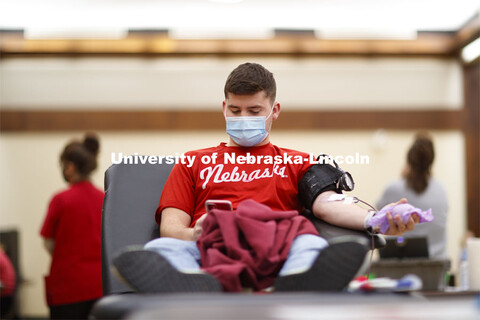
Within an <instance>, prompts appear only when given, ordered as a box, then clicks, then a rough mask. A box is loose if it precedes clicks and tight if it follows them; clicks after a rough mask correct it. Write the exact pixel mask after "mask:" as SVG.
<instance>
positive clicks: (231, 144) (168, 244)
mask: <svg viewBox="0 0 480 320" xmlns="http://www.w3.org/2000/svg"><path fill="white" fill-rule="evenodd" d="M224 93H225V100H224V101H223V114H224V116H225V121H226V129H227V133H228V135H229V137H230V138H229V141H228V142H227V143H220V144H219V145H218V146H216V147H211V148H206V149H200V150H195V151H191V152H188V153H186V155H187V156H190V157H192V159H193V157H194V159H195V161H194V163H193V165H191V166H189V165H188V164H182V163H178V164H176V165H175V166H174V168H173V170H172V172H171V174H170V176H169V178H168V180H167V182H166V184H165V187H164V189H163V193H162V196H161V199H160V204H159V207H158V209H157V211H156V214H155V218H156V220H157V222H158V223H159V225H160V234H161V238H158V239H154V240H152V241H150V242H149V243H147V244H146V245H145V247H144V250H130V251H126V252H124V253H122V254H121V255H119V256H118V257H116V259H114V266H115V267H116V269H117V271H118V273H119V274H120V276H121V278H123V280H125V281H126V282H127V283H128V284H130V286H132V287H133V288H134V289H136V290H137V291H139V292H193V291H220V290H222V287H223V289H224V290H232V289H231V287H230V286H229V282H228V281H229V280H228V277H227V278H226V279H227V280H225V278H224V277H223V275H224V273H225V272H226V271H225V270H229V268H228V267H227V268H224V267H218V268H217V266H216V265H215V263H213V264H212V263H211V261H218V260H215V259H213V258H212V257H211V256H210V257H206V256H205V255H207V253H208V252H212V251H209V250H211V249H212V248H213V249H215V246H216V245H215V244H213V245H211V244H210V245H211V246H210V247H205V243H206V242H208V241H209V240H208V238H207V235H205V234H202V232H203V231H204V229H206V227H207V225H208V230H209V232H210V231H212V230H213V231H215V228H221V225H225V223H226V222H225V221H223V220H221V219H224V218H225V217H226V219H227V220H228V219H230V217H229V216H225V215H224V214H225V212H220V213H218V212H215V211H214V214H209V213H206V209H205V202H206V201H207V200H211V199H220V200H229V201H231V203H232V204H233V209H234V210H237V212H235V213H229V214H231V215H234V214H237V216H235V219H243V218H244V217H245V215H246V216H248V219H251V218H253V219H254V218H255V214H256V213H255V212H257V211H256V210H258V212H259V215H262V217H261V218H259V220H262V222H261V223H265V224H260V226H262V227H261V228H263V226H265V228H268V230H269V231H268V232H267V231H266V230H267V229H259V230H260V231H259V232H250V231H251V230H250V231H249V230H247V231H245V230H233V231H232V232H231V233H229V234H227V235H226V237H225V238H224V239H223V240H222V241H224V242H223V244H222V246H223V245H225V243H229V242H230V240H231V239H233V238H235V239H233V240H234V242H235V243H236V244H238V243H243V244H242V245H243V246H244V248H242V250H243V249H246V250H250V251H251V252H250V253H249V254H250V256H249V258H247V259H250V260H251V261H250V262H251V264H253V265H255V263H256V261H255V260H256V259H264V258H265V257H260V255H261V254H263V253H259V252H255V248H257V247H255V245H251V244H252V243H257V244H258V243H260V245H261V246H260V247H261V248H263V249H265V250H266V251H268V253H267V255H269V256H268V257H267V258H266V259H265V261H267V260H268V261H267V262H266V263H267V264H268V267H267V266H265V265H263V264H262V265H261V266H258V265H257V266H254V268H253V273H256V274H257V275H258V274H259V273H262V272H263V271H264V270H265V269H269V268H270V269H269V270H271V271H269V272H267V273H268V274H266V275H265V274H263V275H260V276H259V278H255V277H256V276H257V275H252V277H253V278H254V280H255V281H254V282H255V285H253V287H254V289H255V290H261V289H265V287H266V286H272V285H273V287H274V290H275V291H300V290H307V291H325V290H329V291H337V290H342V289H344V288H345V286H346V285H347V284H348V283H349V282H350V281H351V280H352V279H353V277H354V276H355V275H356V274H357V273H358V272H359V271H361V268H362V265H363V262H364V260H365V254H366V252H367V251H368V243H367V240H366V239H363V238H352V237H350V238H347V239H338V240H336V241H334V242H332V243H328V242H327V241H326V240H325V239H323V238H321V237H319V236H318V235H317V234H316V231H315V230H314V229H313V228H312V227H311V224H310V222H308V221H307V220H306V219H305V220H303V219H304V218H303V217H302V216H299V215H298V211H302V210H304V209H305V208H307V209H310V210H311V211H312V212H313V214H314V215H315V216H316V217H317V218H319V219H322V220H324V221H326V222H328V223H330V224H333V225H337V226H341V227H346V228H351V229H360V230H361V229H365V228H366V226H367V225H368V224H367V223H368V219H369V217H371V215H372V212H369V211H368V210H366V209H364V208H362V207H360V206H357V205H356V204H354V203H346V202H345V201H332V199H333V197H332V195H336V194H338V193H341V191H342V190H341V188H340V187H339V186H338V183H337V182H338V178H339V171H338V170H337V169H334V167H333V166H331V165H330V164H313V163H311V161H307V159H309V155H308V154H306V153H303V152H299V151H295V150H291V149H285V148H281V147H278V146H275V145H273V144H271V143H270V136H269V133H270V130H271V127H272V123H273V122H274V121H275V120H276V119H277V118H278V117H279V115H280V103H279V102H278V101H276V83H275V79H274V77H273V74H272V73H271V72H269V71H268V70H267V69H265V68H264V67H263V66H261V65H259V64H255V63H245V64H242V65H240V66H238V67H237V68H236V69H234V70H233V71H232V72H231V73H230V75H229V76H228V78H227V81H226V84H225V89H224ZM239 156H245V157H248V156H250V157H254V159H255V161H254V163H253V164H252V163H247V162H246V161H237V162H235V161H234V160H232V159H238V158H239ZM201 159H209V161H201ZM243 159H245V158H243ZM267 159H278V160H280V159H281V161H274V162H273V163H272V161H268V160H267ZM292 159H297V160H299V159H303V161H293V160H292ZM262 160H263V161H262ZM252 200H254V201H255V202H253V201H252ZM405 201H406V200H405V199H402V200H401V202H405ZM292 210H297V212H294V213H293V214H292ZM241 212H243V213H241ZM252 212H253V213H252ZM282 212H283V213H285V212H286V213H285V214H284V215H283V216H282ZM242 214H244V216H242ZM270 215H272V217H273V218H272V219H271V220H272V221H274V222H275V223H277V225H276V226H275V227H273V229H271V230H273V231H272V232H270V231H271V230H270V229H269V228H270V226H271V222H270V221H266V220H268V219H266V220H265V216H267V217H268V216H270ZM282 217H286V218H285V219H286V220H287V225H288V232H293V236H292V233H288V232H287V233H288V236H286V235H285V234H286V233H285V234H283V236H280V233H281V232H283V231H281V230H283V229H281V228H283V226H284V224H283V222H282V227H280V226H279V225H280V222H279V221H280V220H282V219H281V218H282ZM215 219H220V220H215ZM388 219H389V225H390V228H389V229H388V230H387V232H385V234H388V235H401V234H403V233H404V232H406V231H409V230H412V229H413V228H414V225H415V223H417V222H418V217H415V216H414V217H410V219H409V220H408V222H407V223H403V222H402V220H401V219H393V218H392V216H391V215H388ZM210 220H211V221H210ZM214 220H215V221H214ZM294 220H295V222H292V221H294ZM297 220H298V221H297ZM205 221H207V222H206V223H205V224H204V222H205ZM228 221H229V222H228V223H230V220H228ZM250 222H251V221H250ZM297 222H298V223H297ZM252 223H253V224H252V225H254V226H256V225H257V224H256V222H252ZM309 224H310V225H309ZM224 227H225V226H224ZM225 228H226V227H225ZM248 228H250V225H249V226H248V227H247V229H248ZM292 228H294V229H295V230H293V229H292ZM263 230H265V232H263ZM292 230H293V231H292ZM229 232H230V231H229ZM237 233H240V236H238V235H236V234H237ZM230 234H231V235H230ZM245 234H249V235H248V236H253V237H254V239H247V240H246V241H243V240H242V241H243V242H242V241H240V240H238V237H245ZM224 236H225V235H224ZM265 237H267V238H265ZM242 239H243V238H242ZM268 241H271V242H272V245H271V246H270V247H269V246H268V245H267V246H265V243H266V242H268ZM245 243H247V244H245ZM248 243H249V244H248ZM245 247H247V248H245ZM260 247H258V248H260ZM273 247H275V248H277V247H278V248H277V249H278V250H277V252H274V253H272V252H270V249H272V248H273ZM217 249H218V248H217ZM263 249H262V250H263ZM222 250H223V249H222ZM222 250H216V252H217V253H218V252H220V251H222ZM214 251H215V250H214ZM225 251H228V248H227V249H225V250H223V251H222V252H220V253H221V254H222V255H223V254H226V255H228V254H227V253H225ZM252 251H253V252H252ZM242 252H243V251H242ZM277 253H278V254H277ZM272 256H275V257H276V258H275V259H276V260H275V259H274V261H273V260H272V259H271V257H272ZM252 257H253V258H252ZM278 257H280V258H278ZM211 258H212V259H213V260H212V259H211ZM237 258H238V257H235V254H233V256H232V255H230V256H229V257H226V258H225V257H222V258H221V259H223V260H222V261H226V260H228V261H231V260H236V259H237ZM277 258H278V259H277ZM208 259H209V260H208ZM207 260H208V261H209V263H208V268H203V267H205V266H204V265H202V262H203V264H205V261H207ZM228 261H227V264H228ZM262 263H263V262H262ZM272 264H273V266H272ZM242 268H243V266H242V267H241V268H240V269H241V270H236V271H235V272H236V273H234V274H235V275H236V276H237V277H238V278H242V279H245V274H246V273H248V272H250V271H251V270H252V269H249V270H250V271H248V272H247V271H246V270H247V269H242ZM204 269H205V270H206V271H208V272H205V270H204ZM230 271H231V268H230ZM230 275H231V274H230ZM262 276H265V277H267V278H268V279H270V280H268V281H262V279H261V277H262ZM247 278H248V277H247ZM274 278H276V280H275V279H274ZM219 279H220V280H221V282H222V283H221V284H220V281H219ZM222 279H223V280H222ZM272 279H274V280H272ZM230 280H231V278H230ZM251 280H252V279H251V278H249V280H247V281H243V280H242V281H243V282H242V281H240V282H239V283H240V284H241V285H242V286H249V284H251ZM256 280H259V281H256ZM225 281H227V282H225ZM249 281H250V282H249ZM237 289H238V286H236V287H235V291H237Z"/></svg>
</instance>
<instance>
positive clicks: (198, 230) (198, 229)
mask: <svg viewBox="0 0 480 320" xmlns="http://www.w3.org/2000/svg"><path fill="white" fill-rule="evenodd" d="M206 217H207V214H206V213H205V214H203V215H202V216H201V217H200V218H199V219H198V220H197V221H196V222H195V225H194V226H193V240H194V241H197V239H198V237H200V235H201V234H202V232H203V228H202V224H203V220H205V218H206Z"/></svg>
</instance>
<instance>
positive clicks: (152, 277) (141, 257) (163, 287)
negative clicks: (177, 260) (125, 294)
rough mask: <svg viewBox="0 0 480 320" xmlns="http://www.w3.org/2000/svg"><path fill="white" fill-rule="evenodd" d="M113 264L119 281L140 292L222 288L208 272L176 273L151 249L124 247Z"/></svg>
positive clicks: (193, 290)
mask: <svg viewBox="0 0 480 320" xmlns="http://www.w3.org/2000/svg"><path fill="white" fill-rule="evenodd" d="M113 266H114V269H116V271H117V272H116V275H117V276H118V277H119V278H120V279H121V280H123V281H124V282H126V284H127V285H129V286H130V287H132V288H133V289H135V290H136V291H137V292H141V293H167V292H169V293H172V292H205V291H211V292H214V291H222V286H221V284H220V282H219V281H218V280H217V279H216V278H215V277H214V276H212V275H211V274H208V273H200V272H199V273H183V272H179V271H177V270H176V269H175V268H174V267H173V266H172V265H171V264H170V263H169V262H168V261H167V259H165V258H164V257H162V256H161V255H160V254H158V253H156V252H153V251H148V250H131V249H130V250H127V251H125V252H123V253H121V254H120V255H118V256H117V257H115V258H114V259H113Z"/></svg>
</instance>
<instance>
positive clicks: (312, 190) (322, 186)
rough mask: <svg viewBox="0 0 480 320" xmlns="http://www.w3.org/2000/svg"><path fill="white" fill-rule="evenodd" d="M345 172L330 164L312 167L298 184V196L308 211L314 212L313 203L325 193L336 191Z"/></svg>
mask: <svg viewBox="0 0 480 320" xmlns="http://www.w3.org/2000/svg"><path fill="white" fill-rule="evenodd" d="M342 174H343V172H342V171H341V170H339V169H337V168H335V167H334V166H331V165H330V164H316V165H313V166H311V167H310V169H308V171H307V172H306V173H305V175H304V176H303V178H302V180H300V183H299V184H298V194H299V196H300V200H301V201H302V203H303V205H304V206H305V208H306V209H309V210H312V205H313V201H314V200H315V199H316V198H317V197H318V195H319V194H320V193H322V192H325V191H332V190H333V191H335V192H337V193H341V191H340V190H338V189H337V181H338V179H340V177H341V176H342Z"/></svg>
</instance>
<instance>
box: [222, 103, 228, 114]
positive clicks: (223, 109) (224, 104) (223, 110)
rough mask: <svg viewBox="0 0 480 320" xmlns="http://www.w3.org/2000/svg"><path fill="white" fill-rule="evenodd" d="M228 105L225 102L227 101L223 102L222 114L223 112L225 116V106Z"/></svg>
mask: <svg viewBox="0 0 480 320" xmlns="http://www.w3.org/2000/svg"><path fill="white" fill-rule="evenodd" d="M226 105H227V103H226V102H225V100H223V102H222V112H223V114H226V113H225V106H226Z"/></svg>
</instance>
